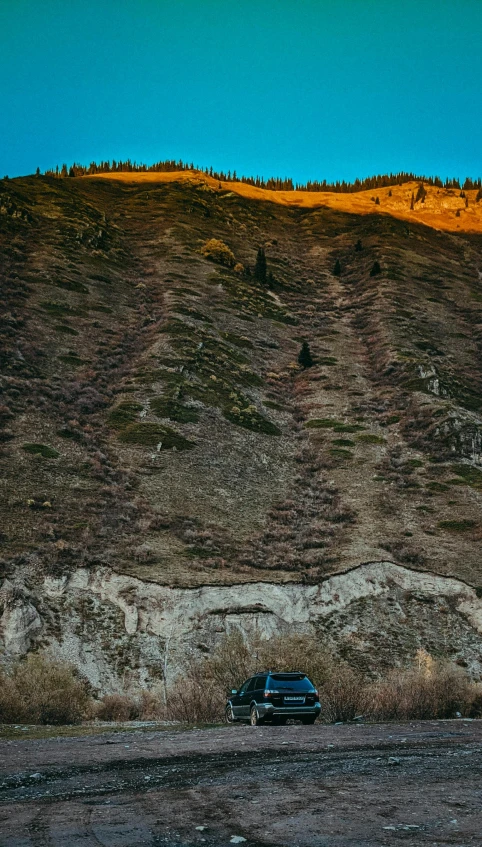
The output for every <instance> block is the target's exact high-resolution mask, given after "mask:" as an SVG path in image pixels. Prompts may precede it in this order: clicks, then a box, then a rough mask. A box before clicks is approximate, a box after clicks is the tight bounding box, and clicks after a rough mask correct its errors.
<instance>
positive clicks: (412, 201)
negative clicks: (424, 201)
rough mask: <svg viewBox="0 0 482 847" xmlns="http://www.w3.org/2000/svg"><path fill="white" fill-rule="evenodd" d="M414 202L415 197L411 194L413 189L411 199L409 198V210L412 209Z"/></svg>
mask: <svg viewBox="0 0 482 847" xmlns="http://www.w3.org/2000/svg"><path fill="white" fill-rule="evenodd" d="M414 203H415V197H414V196H413V191H412V199H411V200H410V211H413V209H414Z"/></svg>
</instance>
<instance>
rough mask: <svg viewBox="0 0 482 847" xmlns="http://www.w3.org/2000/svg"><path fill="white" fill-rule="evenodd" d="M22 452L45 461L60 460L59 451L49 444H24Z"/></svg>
mask: <svg viewBox="0 0 482 847" xmlns="http://www.w3.org/2000/svg"><path fill="white" fill-rule="evenodd" d="M22 450H25V452H26V453H31V454H32V455H33V456H42V458H43V459H58V458H59V456H60V453H58V452H57V450H54V448H53V447H49V446H48V445H47V444H22Z"/></svg>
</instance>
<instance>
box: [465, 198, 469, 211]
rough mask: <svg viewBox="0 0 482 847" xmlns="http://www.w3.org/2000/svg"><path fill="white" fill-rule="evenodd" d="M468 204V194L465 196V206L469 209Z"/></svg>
mask: <svg viewBox="0 0 482 847" xmlns="http://www.w3.org/2000/svg"><path fill="white" fill-rule="evenodd" d="M468 206H469V198H468V197H467V195H466V196H465V208H466V209H468Z"/></svg>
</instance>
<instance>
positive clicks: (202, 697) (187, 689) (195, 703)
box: [166, 665, 225, 723]
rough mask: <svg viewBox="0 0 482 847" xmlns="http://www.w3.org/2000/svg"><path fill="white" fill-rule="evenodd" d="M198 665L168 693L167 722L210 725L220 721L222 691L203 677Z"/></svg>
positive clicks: (207, 678) (222, 699)
mask: <svg viewBox="0 0 482 847" xmlns="http://www.w3.org/2000/svg"><path fill="white" fill-rule="evenodd" d="M202 671H203V669H202V667H201V666H200V665H198V666H197V667H191V668H190V671H189V673H188V674H187V675H186V676H185V677H183V679H182V680H179V681H178V682H177V683H175V684H174V686H173V688H172V689H171V691H170V692H169V700H168V704H167V710H166V714H167V717H168V718H169V720H176V721H183V722H185V723H212V722H215V721H219V720H221V719H222V716H223V712H224V702H225V701H224V693H225V692H224V691H223V690H222V688H221V687H220V686H219V685H218V684H216V682H215V681H214V680H213V679H209V677H205V676H204V674H203V672H202Z"/></svg>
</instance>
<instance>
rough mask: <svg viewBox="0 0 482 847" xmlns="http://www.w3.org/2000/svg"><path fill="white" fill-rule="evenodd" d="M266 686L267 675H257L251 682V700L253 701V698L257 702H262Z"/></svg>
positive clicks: (249, 691) (249, 689) (249, 690)
mask: <svg viewBox="0 0 482 847" xmlns="http://www.w3.org/2000/svg"><path fill="white" fill-rule="evenodd" d="M265 686H266V677H265V676H255V677H254V678H253V680H252V683H251V684H250V686H249V688H248V691H247V693H248V694H249V702H250V703H251V702H252V701H253V700H255V701H256V703H262V702H263V700H264V696H263V695H264V689H265Z"/></svg>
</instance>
